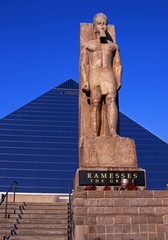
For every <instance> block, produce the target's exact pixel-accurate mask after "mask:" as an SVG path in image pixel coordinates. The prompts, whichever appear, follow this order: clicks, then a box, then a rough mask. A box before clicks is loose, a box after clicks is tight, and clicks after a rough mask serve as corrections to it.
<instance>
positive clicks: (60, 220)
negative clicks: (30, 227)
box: [19, 217, 68, 224]
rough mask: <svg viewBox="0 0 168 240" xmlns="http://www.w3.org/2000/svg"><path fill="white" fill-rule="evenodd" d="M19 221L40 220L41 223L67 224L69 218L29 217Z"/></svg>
mask: <svg viewBox="0 0 168 240" xmlns="http://www.w3.org/2000/svg"><path fill="white" fill-rule="evenodd" d="M19 222H20V223H21V224H29V223H31V224H38V223H39V222H40V224H46V223H47V224H51V223H53V224H67V222H68V219H67V217H66V218H62V217H61V218H52V219H45V218H44V219H39V218H34V219H29V218H27V219H26V218H23V219H19Z"/></svg>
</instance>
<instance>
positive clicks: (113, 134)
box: [110, 133, 119, 137]
mask: <svg viewBox="0 0 168 240" xmlns="http://www.w3.org/2000/svg"><path fill="white" fill-rule="evenodd" d="M110 136H111V137H119V135H118V134H117V133H112V134H110Z"/></svg>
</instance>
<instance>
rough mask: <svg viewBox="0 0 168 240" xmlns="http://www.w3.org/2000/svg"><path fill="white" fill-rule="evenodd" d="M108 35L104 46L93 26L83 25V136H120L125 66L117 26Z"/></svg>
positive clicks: (81, 52)
mask: <svg viewBox="0 0 168 240" xmlns="http://www.w3.org/2000/svg"><path fill="white" fill-rule="evenodd" d="M103 27H104V28H106V27H107V26H106V25H105V26H102V27H101V28H103ZM104 34H106V35H105V37H104V38H105V39H106V40H105V41H106V42H105V43H101V40H100V38H101V36H99V34H98V33H97V34H96V33H95V29H94V27H93V24H90V23H81V25H80V97H79V108H80V109H79V116H80V117H79V130H80V137H83V136H93V135H94V136H102V135H103V136H108V135H116V125H117V118H118V109H117V106H116V98H117V90H118V89H119V88H120V86H121V71H122V65H121V61H120V54H119V49H118V46H117V44H116V39H115V29H114V25H108V29H107V31H106V30H105V31H104Z"/></svg>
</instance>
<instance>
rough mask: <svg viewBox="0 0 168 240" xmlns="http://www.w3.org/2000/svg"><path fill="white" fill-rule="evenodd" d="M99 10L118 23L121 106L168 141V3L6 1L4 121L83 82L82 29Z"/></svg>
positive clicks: (1, 83)
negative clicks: (67, 84)
mask: <svg viewBox="0 0 168 240" xmlns="http://www.w3.org/2000/svg"><path fill="white" fill-rule="evenodd" d="M98 12H103V13H105V14H106V15H107V17H108V19H109V24H114V25H115V28H116V36H117V42H118V45H119V46H120V51H121V58H122V63H123V77H122V82H123V84H122V88H121V90H120V95H119V96H120V111H121V112H122V113H124V114H125V115H127V116H128V117H130V118H131V119H133V120H134V121H136V122H138V123H139V124H140V125H142V126H143V127H144V128H146V129H148V130H149V131H150V132H152V133H154V134H155V135H156V136H158V137H159V138H161V139H163V140H164V141H166V142H168V126H167V122H168V107H167V103H168V58H167V57H168V14H167V12H168V1H167V0H153V1H150V0H136V1H135V0H71V1H70V0H64V1H58V0H0V49H1V51H0V106H1V107H0V118H3V117H4V116H6V115H7V114H9V113H11V112H13V111H14V110H16V109H18V108H19V107H21V106H23V105H25V104H26V103H28V102H29V101H31V100H33V99H34V98H36V97H38V96H40V95H42V94H43V93H45V92H46V91H48V90H50V89H52V88H53V87H55V86H56V85H58V84H60V83H61V82H64V81H65V80H68V79H69V78H73V79H74V80H76V81H79V26H80V23H81V22H92V19H93V16H94V15H95V14H96V13H98Z"/></svg>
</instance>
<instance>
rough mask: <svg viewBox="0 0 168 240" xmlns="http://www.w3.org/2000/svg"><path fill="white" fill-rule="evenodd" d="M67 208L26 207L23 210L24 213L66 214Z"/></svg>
mask: <svg viewBox="0 0 168 240" xmlns="http://www.w3.org/2000/svg"><path fill="white" fill-rule="evenodd" d="M67 212H68V211H67V209H26V210H23V213H24V214H47V215H53V214H55V215H57V214H59V215H62V214H63V215H64V214H67Z"/></svg>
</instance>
